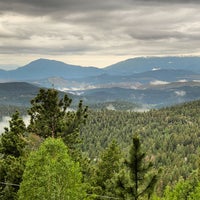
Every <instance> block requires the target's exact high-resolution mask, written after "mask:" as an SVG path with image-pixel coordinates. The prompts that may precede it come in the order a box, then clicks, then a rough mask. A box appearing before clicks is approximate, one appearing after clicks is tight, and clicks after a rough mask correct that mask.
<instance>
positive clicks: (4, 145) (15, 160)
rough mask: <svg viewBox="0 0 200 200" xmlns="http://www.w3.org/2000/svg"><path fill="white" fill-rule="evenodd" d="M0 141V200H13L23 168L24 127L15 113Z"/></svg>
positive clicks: (17, 113) (24, 159)
mask: <svg viewBox="0 0 200 200" xmlns="http://www.w3.org/2000/svg"><path fill="white" fill-rule="evenodd" d="M9 126H10V127H9V128H5V132H4V133H3V134H2V136H1V140H0V155H1V156H2V157H1V159H0V182H1V183H0V199H2V200H8V199H9V200H14V199H16V194H17V191H18V189H19V186H18V185H19V183H20V182H21V180H22V174H23V171H24V166H25V161H26V158H25V156H24V155H25V147H26V142H25V139H24V135H25V133H26V126H25V124H24V122H23V120H22V118H21V117H20V116H19V112H18V111H16V112H15V113H14V114H13V116H12V118H11V120H10V122H9Z"/></svg>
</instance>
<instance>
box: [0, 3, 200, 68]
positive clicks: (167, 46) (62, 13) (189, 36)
mask: <svg viewBox="0 0 200 200" xmlns="http://www.w3.org/2000/svg"><path fill="white" fill-rule="evenodd" d="M199 9H200V3H199V1H197V0H196V1H195V0H191V1H189V0H187V1H186V0H182V1H181V0H175V1H172V0H169V1H164V0H163V1H160V0H107V1H99V0H98V1H97V0H57V1H55V0H42V1H41V0H34V1H33V0H7V1H3V0H0V62H1V63H2V64H8V63H9V62H7V63H6V60H8V61H9V60H10V59H9V58H10V57H12V58H13V59H12V60H13V62H16V64H17V62H19V60H20V58H21V59H25V58H28V57H30V58H33V57H43V56H47V57H48V56H50V57H60V58H62V59H64V58H67V59H69V60H70V58H71V59H77V64H81V63H79V59H80V60H81V57H82V58H83V56H85V58H88V60H89V59H91V60H93V61H94V62H95V58H96V60H98V59H99V58H98V56H100V57H102V58H104V57H105V58H107V59H109V57H110V58H111V57H113V58H114V57H120V56H121V57H123V56H124V57H134V56H152V55H199V53H200V48H199V39H200V35H199V32H200V22H199V19H200V13H199ZM82 60H83V59H82ZM1 63H0V64H1ZM12 64H13V63H12ZM96 64H98V63H96ZM94 65H95V63H94Z"/></svg>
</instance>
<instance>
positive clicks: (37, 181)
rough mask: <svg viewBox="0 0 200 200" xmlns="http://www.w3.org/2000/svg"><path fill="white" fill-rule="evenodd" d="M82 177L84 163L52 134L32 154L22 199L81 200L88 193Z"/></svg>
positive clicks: (27, 165)
mask: <svg viewBox="0 0 200 200" xmlns="http://www.w3.org/2000/svg"><path fill="white" fill-rule="evenodd" d="M81 180H82V174H81V172H80V167H79V165H78V164H77V163H75V162H73V161H72V159H71V158H70V156H69V154H68V149H67V147H66V145H65V144H64V143H63V141H62V140H61V139H54V138H49V139H46V140H45V142H44V143H42V145H41V146H40V148H39V149H38V151H35V152H32V153H31V155H30V156H29V158H28V161H27V164H26V168H25V171H24V174H23V181H22V183H21V184H20V190H19V192H18V195H19V200H25V199H26V200H35V199H37V200H39V199H41V200H51V199H52V200H55V199H59V200H67V199H69V200H78V199H80V200H81V199H84V198H85V197H86V194H85V189H84V185H83V183H82V182H81Z"/></svg>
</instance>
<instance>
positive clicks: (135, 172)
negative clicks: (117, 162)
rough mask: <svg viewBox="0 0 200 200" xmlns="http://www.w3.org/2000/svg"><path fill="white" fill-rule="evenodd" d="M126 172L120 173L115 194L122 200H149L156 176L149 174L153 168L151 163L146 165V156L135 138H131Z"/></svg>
mask: <svg viewBox="0 0 200 200" xmlns="http://www.w3.org/2000/svg"><path fill="white" fill-rule="evenodd" d="M125 165H126V170H127V171H128V176H127V175H126V171H124V170H123V171H122V172H121V173H120V174H119V176H118V178H117V181H116V187H117V190H116V191H117V193H118V196H120V197H121V198H122V199H133V200H139V199H142V197H143V196H145V195H146V196H147V199H150V197H151V195H152V193H153V189H154V187H155V184H156V182H157V175H156V174H150V173H149V172H150V169H151V168H152V167H153V165H152V163H151V162H148V163H147V159H146V154H145V153H144V152H143V151H142V149H141V143H140V140H139V138H138V137H137V136H134V137H133V143H132V146H131V149H130V152H129V159H126V160H125Z"/></svg>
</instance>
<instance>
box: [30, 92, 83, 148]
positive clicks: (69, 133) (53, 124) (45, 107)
mask: <svg viewBox="0 0 200 200" xmlns="http://www.w3.org/2000/svg"><path fill="white" fill-rule="evenodd" d="M71 102H72V100H71V99H70V98H69V97H68V96H67V95H66V94H65V95H64V96H63V97H62V98H61V97H60V98H59V93H58V91H57V90H55V89H47V90H45V89H40V91H39V93H38V94H37V96H36V97H35V98H34V99H32V100H31V108H30V109H29V110H28V114H29V115H30V117H31V120H30V125H29V127H28V130H29V131H30V132H31V133H34V134H37V135H39V136H41V137H43V138H48V137H53V138H57V137H62V138H63V140H64V142H65V143H66V144H67V145H68V147H69V148H70V149H71V147H73V145H74V144H76V143H77V142H78V133H79V126H80V124H81V123H83V122H84V120H85V118H86V117H87V107H85V108H84V107H83V104H82V101H80V103H79V106H78V109H77V111H67V108H68V107H69V106H70V105H71Z"/></svg>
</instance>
